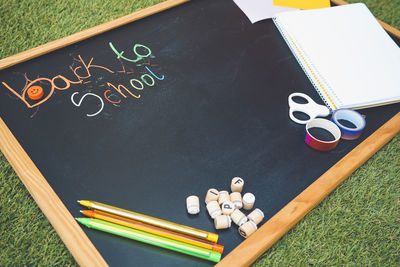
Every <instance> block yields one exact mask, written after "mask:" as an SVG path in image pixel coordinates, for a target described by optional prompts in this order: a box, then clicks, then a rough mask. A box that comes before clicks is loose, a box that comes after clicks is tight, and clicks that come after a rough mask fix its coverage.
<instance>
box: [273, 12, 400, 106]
mask: <svg viewBox="0 0 400 267" xmlns="http://www.w3.org/2000/svg"><path fill="white" fill-rule="evenodd" d="M276 19H277V21H278V22H279V24H280V25H281V27H283V28H284V29H285V31H286V32H287V33H288V34H289V35H290V37H291V38H292V39H293V40H294V42H295V43H296V45H298V46H299V47H300V48H301V50H303V51H304V53H305V55H306V58H308V59H309V60H310V61H311V63H312V64H313V65H314V67H315V68H316V69H317V70H318V73H319V74H320V76H322V77H321V78H322V79H324V80H325V81H326V83H327V84H328V85H329V87H330V88H331V89H332V90H333V91H334V94H335V95H336V96H337V98H338V99H339V100H340V103H337V104H336V105H337V106H338V107H350V108H357V107H358V108H360V107H362V106H367V105H374V104H378V105H379V104H385V103H384V102H389V101H396V100H400V82H399V77H400V48H399V47H398V46H397V45H396V44H395V43H394V41H393V40H392V39H391V38H390V36H389V35H388V34H387V33H386V32H385V31H384V29H383V28H382V27H381V26H380V24H379V23H378V22H377V21H376V19H375V18H374V16H373V15H372V14H371V12H370V11H369V10H368V8H367V7H366V6H365V5H364V4H351V5H344V6H338V7H332V8H324V9H315V10H302V11H293V12H284V13H279V14H277V15H276ZM328 94H332V92H328ZM332 99H334V98H332Z"/></svg>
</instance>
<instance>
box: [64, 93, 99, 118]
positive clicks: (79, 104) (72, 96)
mask: <svg viewBox="0 0 400 267" xmlns="http://www.w3.org/2000/svg"><path fill="white" fill-rule="evenodd" d="M76 94H79V93H78V92H75V93H73V94H72V95H71V102H72V104H74V105H75V106H77V107H80V106H81V104H82V101H83V99H84V98H85V97H87V96H94V97H96V98H97V99H99V100H100V103H101V107H100V109H99V110H98V111H97V112H95V113H93V114H86V116H88V117H93V116H96V115H97V114H99V113H100V112H101V111H102V110H103V108H104V102H103V99H101V97H100V96H98V95H96V94H93V93H86V94H84V95H83V96H82V98H81V100H79V102H78V103H76V102H75V100H74V95H76Z"/></svg>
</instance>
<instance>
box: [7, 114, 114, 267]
mask: <svg viewBox="0 0 400 267" xmlns="http://www.w3.org/2000/svg"><path fill="white" fill-rule="evenodd" d="M0 150H1V151H2V152H3V154H4V155H5V157H6V158H7V160H8V161H9V162H10V164H11V166H12V167H13V168H14V170H15V172H16V173H17V174H18V176H19V178H20V179H21V181H22V182H23V184H24V185H25V187H26V188H27V189H28V191H29V193H30V194H31V196H32V197H33V199H34V200H35V201H36V203H37V205H38V206H39V208H40V209H41V210H42V212H43V213H44V215H45V216H46V217H47V219H48V220H49V221H50V223H51V225H52V226H53V228H54V229H55V230H56V232H57V234H58V235H59V236H60V238H61V240H62V241H63V242H64V244H65V245H66V246H67V248H68V250H69V251H70V252H71V254H72V255H73V257H74V258H75V260H76V261H77V262H78V264H79V265H80V266H108V265H107V263H106V262H105V260H104V259H103V257H102V256H101V255H100V253H99V252H98V251H97V249H96V248H95V247H94V245H93V244H92V242H91V241H90V240H89V238H88V237H87V236H86V234H85V233H84V232H83V230H82V228H81V227H80V226H79V225H78V223H77V222H76V220H75V219H74V218H73V217H72V215H71V214H70V212H69V211H68V209H67V208H66V207H65V206H64V204H63V203H62V201H61V200H60V198H59V197H58V196H57V194H56V193H55V192H54V190H53V189H52V188H51V186H50V185H49V184H48V182H47V181H46V179H45V178H44V177H43V175H42V174H41V172H40V171H39V169H38V168H37V167H36V165H35V164H34V163H33V162H32V160H31V159H30V157H29V156H28V154H27V153H26V152H25V150H24V149H23V148H22V146H21V145H20V144H19V142H18V141H17V139H15V137H14V135H13V134H12V133H11V131H10V129H9V128H8V127H7V125H6V124H5V123H4V121H3V120H2V118H0Z"/></svg>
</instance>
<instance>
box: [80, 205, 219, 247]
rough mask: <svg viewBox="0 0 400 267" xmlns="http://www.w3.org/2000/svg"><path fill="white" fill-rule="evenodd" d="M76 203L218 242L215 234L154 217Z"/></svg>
mask: <svg viewBox="0 0 400 267" xmlns="http://www.w3.org/2000/svg"><path fill="white" fill-rule="evenodd" d="M78 203H79V204H81V205H83V206H85V207H88V208H89V209H94V210H100V211H104V212H107V213H110V214H114V215H118V216H121V217H125V218H128V219H131V220H135V221H139V222H143V223H147V224H151V225H154V226H158V227H161V228H164V229H168V230H171V231H174V232H178V233H182V234H186V235H190V236H193V237H196V238H200V239H203V240H208V241H211V242H214V243H216V242H217V241H218V235H217V234H214V233H210V232H206V231H203V230H199V229H195V228H192V227H188V226H185V225H180V224H177V223H173V222H169V221H166V220H162V219H158V218H154V217H151V216H148V215H144V214H140V213H137V212H133V211H129V210H124V209H120V208H117V207H113V206H110V205H107V204H103V203H99V202H96V201H90V200H78Z"/></svg>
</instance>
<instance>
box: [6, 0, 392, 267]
mask: <svg viewBox="0 0 400 267" xmlns="http://www.w3.org/2000/svg"><path fill="white" fill-rule="evenodd" d="M216 1H217V0H216ZM158 2H162V1H161V0H136V1H135V0H129V1H127V0H119V1H117V0H110V1H100V0H92V1H81V0H70V1H56V0H36V1H33V0H31V1H28V0H0V22H1V23H0V58H5V57H7V56H10V55H13V54H16V53H19V52H22V51H24V50H27V49H29V48H33V47H36V46H38V45H41V44H44V43H47V42H49V41H52V40H56V39H59V38H62V37H64V36H67V35H70V34H72V33H75V32H78V31H81V30H84V29H87V28H89V27H92V26H95V25H98V24H100V23H103V22H106V21H109V20H112V19H115V18H118V17H121V16H123V15H126V14H129V13H131V12H133V11H136V10H139V9H142V8H144V7H147V6H150V5H153V4H156V3H158ZM349 2H359V1H349ZM363 2H365V3H366V4H367V5H368V7H369V8H370V9H371V11H372V12H373V13H374V14H375V16H376V17H378V18H380V19H381V20H383V21H385V22H386V23H389V24H390V25H392V26H394V27H396V28H398V29H400V0H392V1H391V0H367V1H363ZM38 265H40V266H76V265H77V264H76V262H75V261H74V259H73V258H72V256H71V254H70V253H69V251H68V250H67V249H66V247H65V246H64V244H63V243H62V242H61V240H60V239H59V237H58V235H57V234H56V232H55V231H54V230H53V228H52V227H51V225H50V223H49V222H48V221H47V219H46V218H45V217H44V215H43V214H42V212H41V211H40V210H39V208H38V207H37V205H36V204H35V202H34V200H33V199H32V198H31V196H30V195H29V193H28V191H27V190H26V189H25V187H24V185H23V184H22V182H21V181H20V180H19V178H18V177H17V175H16V174H15V172H14V171H13V170H12V168H11V167H10V165H9V164H8V162H7V160H6V159H5V157H4V156H3V154H1V153H0V266H38ZM265 265H274V266H287V265H301V266H304V265H319V266H321V265H323V266H329V265H350V266H351V265H357V266H358V265H361V266H400V135H397V136H396V137H395V138H394V139H393V140H392V141H391V142H389V143H388V144H387V145H386V146H385V147H384V148H383V149H382V150H380V151H379V152H378V153H377V154H376V155H374V156H373V157H372V158H371V159H370V160H368V161H367V162H366V163H365V164H364V165H363V166H362V167H361V168H360V169H358V170H357V171H356V172H355V173H354V174H353V175H352V176H350V177H349V179H347V180H346V181H345V182H344V183H343V184H341V185H340V186H339V187H338V188H337V189H336V190H335V191H334V192H333V193H332V194H331V195H330V196H328V197H327V198H326V199H325V200H324V201H323V202H322V203H321V204H320V205H319V206H318V207H317V208H315V209H314V210H312V211H311V212H310V213H309V214H308V215H307V216H306V217H305V218H304V219H303V220H302V221H301V222H300V223H298V224H297V225H296V226H295V227H294V228H293V229H292V230H291V231H290V232H289V233H288V234H286V235H285V236H284V237H283V238H282V239H281V240H280V241H278V242H277V243H276V244H275V245H274V246H273V247H272V248H271V249H270V250H268V251H267V252H266V253H265V254H264V255H263V256H262V257H260V258H259V259H258V260H257V261H256V262H255V266H265Z"/></svg>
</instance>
